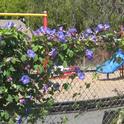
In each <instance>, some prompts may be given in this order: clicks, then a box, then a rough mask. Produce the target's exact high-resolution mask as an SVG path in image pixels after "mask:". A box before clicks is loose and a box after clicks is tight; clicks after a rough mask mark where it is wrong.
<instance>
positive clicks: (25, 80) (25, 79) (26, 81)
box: [20, 75, 30, 84]
mask: <svg viewBox="0 0 124 124" xmlns="http://www.w3.org/2000/svg"><path fill="white" fill-rule="evenodd" d="M20 81H21V82H22V83H23V84H28V83H29V82H30V77H29V76H28V75H23V76H22V77H21V79H20Z"/></svg>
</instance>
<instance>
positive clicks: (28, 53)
mask: <svg viewBox="0 0 124 124" xmlns="http://www.w3.org/2000/svg"><path fill="white" fill-rule="evenodd" d="M27 56H28V57H29V58H34V57H35V56H36V54H35V52H34V51H33V50H31V49H28V50H27Z"/></svg>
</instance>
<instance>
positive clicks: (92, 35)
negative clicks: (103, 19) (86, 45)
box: [79, 23, 110, 43]
mask: <svg viewBox="0 0 124 124" xmlns="http://www.w3.org/2000/svg"><path fill="white" fill-rule="evenodd" d="M109 29H110V24H109V23H105V24H102V23H101V24H98V25H97V26H96V27H95V28H87V29H86V30H85V31H84V32H82V33H81V36H80V37H79V38H80V40H85V39H89V40H91V41H93V42H95V43H96V41H97V37H96V35H97V34H98V33H100V32H102V31H106V30H109Z"/></svg>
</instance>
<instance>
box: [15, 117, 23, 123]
mask: <svg viewBox="0 0 124 124" xmlns="http://www.w3.org/2000/svg"><path fill="white" fill-rule="evenodd" d="M16 122H17V124H21V123H22V117H21V116H18V117H17V118H16Z"/></svg>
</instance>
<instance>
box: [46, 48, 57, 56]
mask: <svg viewBox="0 0 124 124" xmlns="http://www.w3.org/2000/svg"><path fill="white" fill-rule="evenodd" d="M57 54H58V52H57V49H56V48H52V50H51V51H50V52H49V54H48V55H49V56H51V57H52V58H55V57H56V55H57Z"/></svg>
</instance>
